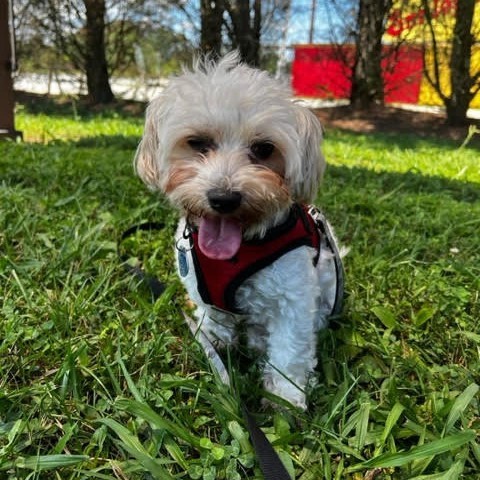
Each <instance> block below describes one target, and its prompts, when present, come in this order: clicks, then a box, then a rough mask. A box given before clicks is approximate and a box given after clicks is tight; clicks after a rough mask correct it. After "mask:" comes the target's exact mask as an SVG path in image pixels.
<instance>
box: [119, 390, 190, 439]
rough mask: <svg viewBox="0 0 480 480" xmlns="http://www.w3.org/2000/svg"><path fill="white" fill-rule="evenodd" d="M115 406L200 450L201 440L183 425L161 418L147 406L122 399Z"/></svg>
mask: <svg viewBox="0 0 480 480" xmlns="http://www.w3.org/2000/svg"><path fill="white" fill-rule="evenodd" d="M115 405H117V406H118V408H120V409H121V410H126V411H127V412H129V413H131V414H132V415H136V416H138V417H141V418H143V419H144V420H146V421H147V422H148V423H150V424H151V425H152V426H153V427H154V428H160V429H163V430H166V431H167V432H169V433H170V434H171V435H173V436H174V437H177V438H181V439H182V440H184V441H185V442H187V443H189V444H190V445H193V446H194V447H196V448H200V438H198V437H196V436H195V435H192V434H191V433H190V431H189V430H188V429H187V428H184V427H183V426H182V425H180V424H176V423H174V422H172V421H170V420H167V419H166V418H163V417H161V416H160V415H158V414H157V413H155V412H154V411H153V410H152V409H151V408H150V407H149V406H148V405H147V404H145V403H140V402H136V401H134V400H127V399H121V400H118V401H117V402H116V403H115Z"/></svg>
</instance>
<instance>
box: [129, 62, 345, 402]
mask: <svg viewBox="0 0 480 480" xmlns="http://www.w3.org/2000/svg"><path fill="white" fill-rule="evenodd" d="M321 140H322V129H321V126H320V123H319V122H318V120H317V118H316V117H315V116H314V115H313V114H312V113H311V112H310V111H309V110H308V109H306V108H304V107H302V106H300V105H299V104H297V103H295V102H293V101H292V98H291V94H290V92H289V90H288V89H287V88H285V87H283V86H282V85H280V84H278V83H277V82H276V81H275V80H274V79H273V78H271V77H270V76H269V75H268V74H267V73H265V72H262V71H259V70H255V69H252V68H250V67H248V66H246V65H243V64H241V63H240V62H239V60H238V55H237V54H235V53H231V54H229V55H227V56H225V57H223V58H222V59H221V60H220V61H219V62H217V63H214V62H212V61H210V60H209V59H208V58H207V59H204V60H203V61H200V60H199V61H198V62H197V64H196V65H195V67H194V69H193V71H185V72H184V73H183V74H182V75H181V76H179V77H176V78H174V79H172V80H171V81H170V83H169V84H168V86H167V87H166V88H165V90H164V92H163V93H162V94H161V95H160V96H159V97H158V98H156V99H154V100H153V101H152V102H151V104H150V105H149V107H148V109H147V113H146V123H145V133H144V136H143V139H142V141H141V143H140V145H139V148H138V151H137V156H136V160H135V161H136V169H137V172H138V174H139V175H140V177H141V178H142V179H143V180H144V181H145V183H147V184H148V185H149V186H150V187H151V188H154V189H158V190H160V191H161V192H163V193H164V194H165V195H166V196H167V197H168V199H169V200H170V201H171V203H172V204H173V205H174V206H176V207H177V208H178V209H179V210H180V211H181V213H182V215H183V218H182V220H181V222H180V224H179V228H178V230H177V239H176V251H177V260H178V261H177V265H178V271H179V274H180V277H181V278H182V281H183V282H184V284H185V286H186V288H187V291H188V293H189V295H190V297H191V299H192V300H193V301H194V302H195V303H196V305H197V310H196V317H197V319H198V321H199V324H200V325H201V329H202V331H204V332H205V333H206V334H207V336H208V337H209V338H210V339H211V340H212V341H213V342H215V344H217V345H218V344H220V345H229V344H233V343H235V341H236V340H237V338H238V334H237V333H238V325H239V324H240V323H241V324H242V328H244V329H245V330H246V333H247V338H248V346H249V347H251V348H253V349H256V350H259V351H260V352H261V353H262V354H264V353H265V354H266V362H265V367H264V386H265V389H266V390H267V391H269V392H271V393H273V394H275V395H278V396H280V397H282V398H284V399H286V400H288V401H289V402H290V403H292V404H293V405H295V406H298V407H300V408H306V397H305V388H306V386H307V382H308V378H309V375H310V374H311V373H312V372H313V370H314V368H315V365H316V362H317V360H316V345H317V342H316V338H317V336H316V333H317V331H318V330H319V329H321V328H323V327H325V326H326V319H327V317H328V315H329V314H330V313H331V312H332V309H333V307H334V305H333V304H334V302H335V297H336V296H338V291H337V290H338V287H337V275H338V265H336V262H335V261H334V260H335V259H334V255H333V253H332V246H331V243H332V241H331V237H330V242H329V239H328V238H327V236H326V235H324V234H322V232H321V231H320V230H319V229H318V228H317V225H316V222H315V221H314V219H313V217H312V216H311V215H310V213H309V212H308V208H307V207H305V205H307V204H308V203H309V202H312V201H313V200H314V199H315V197H316V194H317V189H318V185H319V183H320V180H321V177H322V174H323V171H324V168H325V162H324V159H323V156H322V154H321V151H320V143H321Z"/></svg>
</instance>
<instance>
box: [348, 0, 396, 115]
mask: <svg viewBox="0 0 480 480" xmlns="http://www.w3.org/2000/svg"><path fill="white" fill-rule="evenodd" d="M391 6H392V0H359V8H358V13H357V28H356V42H355V43H356V51H355V62H354V67H353V76H352V90H351V94H350V103H351V105H352V106H353V107H355V108H368V107H371V106H372V105H374V104H376V103H380V104H383V102H384V88H383V87H384V83H383V75H382V64H381V62H382V37H383V34H384V32H385V26H386V22H387V19H388V14H389V12H390V9H391Z"/></svg>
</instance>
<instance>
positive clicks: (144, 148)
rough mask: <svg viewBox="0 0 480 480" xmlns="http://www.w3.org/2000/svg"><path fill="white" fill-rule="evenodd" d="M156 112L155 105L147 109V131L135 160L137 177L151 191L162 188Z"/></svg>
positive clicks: (144, 133)
mask: <svg viewBox="0 0 480 480" xmlns="http://www.w3.org/2000/svg"><path fill="white" fill-rule="evenodd" d="M154 102H155V100H154ZM155 110H156V106H154V105H153V103H151V104H150V105H149V106H148V107H147V111H146V114H145V130H144V132H143V137H142V140H141V141H140V144H139V145H138V148H137V152H136V154H135V159H134V166H135V171H136V173H137V175H138V176H139V177H140V178H141V179H142V180H143V181H144V182H145V183H146V184H147V185H148V187H150V188H151V189H157V188H159V187H160V172H159V165H158V161H159V155H160V152H159V142H158V131H157V123H158V122H157V120H156V118H155V117H156V115H154V111H155Z"/></svg>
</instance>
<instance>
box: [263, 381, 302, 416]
mask: <svg viewBox="0 0 480 480" xmlns="http://www.w3.org/2000/svg"><path fill="white" fill-rule="evenodd" d="M264 387H265V390H267V391H268V392H270V393H272V394H273V395H275V396H276V397H280V398H281V399H283V400H286V401H287V402H288V403H289V404H291V405H292V406H293V407H295V408H298V409H300V410H303V411H305V410H307V397H306V395H305V392H304V391H303V390H301V389H300V388H299V387H297V386H296V385H295V384H294V383H293V382H291V381H290V380H289V379H288V378H285V377H283V376H282V377H280V376H268V377H266V378H265V379H264ZM264 402H269V403H270V404H272V405H274V402H271V400H267V399H264ZM277 405H278V404H277Z"/></svg>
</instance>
